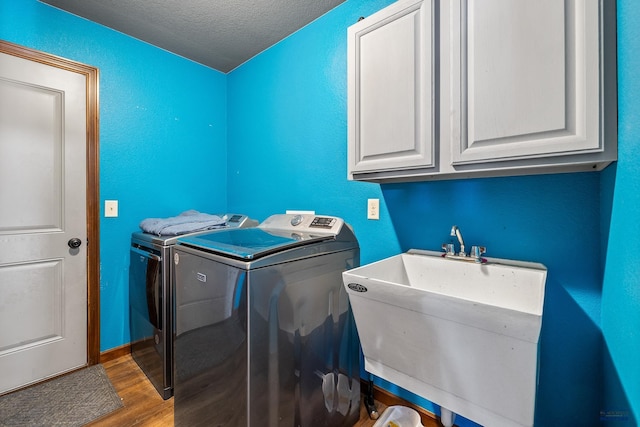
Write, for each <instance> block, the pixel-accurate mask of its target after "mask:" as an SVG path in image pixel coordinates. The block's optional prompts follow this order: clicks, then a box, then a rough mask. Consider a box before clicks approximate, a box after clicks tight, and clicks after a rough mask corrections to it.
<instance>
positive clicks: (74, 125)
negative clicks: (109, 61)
mask: <svg viewBox="0 0 640 427" xmlns="http://www.w3.org/2000/svg"><path fill="white" fill-rule="evenodd" d="M86 85H87V83H86V79H85V76H83V75H81V74H78V73H74V72H71V71H66V70H63V69H61V68H56V67H52V66H48V65H45V64H42V63H39V62H34V61H29V60H26V59H22V58H19V57H16V56H12V55H7V54H4V53H0V372H1V373H2V375H0V393H3V392H7V391H10V390H14V389H16V388H20V387H22V386H24V385H28V384H31V383H34V382H38V381H40V380H42V379H45V378H48V377H51V376H55V375H57V374H60V373H63V372H66V371H69V370H72V369H74V368H78V367H81V366H84V365H86V364H87V251H86V241H87V223H86V221H87V219H86V218H87V216H86V209H87V208H86V167H87V166H86V141H87V120H86V114H87V112H86V106H87V101H86V90H87V89H86ZM73 239H79V240H76V241H75V243H80V246H79V247H77V248H73V247H71V246H74V240H73Z"/></svg>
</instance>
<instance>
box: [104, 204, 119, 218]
mask: <svg viewBox="0 0 640 427" xmlns="http://www.w3.org/2000/svg"><path fill="white" fill-rule="evenodd" d="M104 216H105V218H115V217H117V216H118V201H117V200H105V201H104Z"/></svg>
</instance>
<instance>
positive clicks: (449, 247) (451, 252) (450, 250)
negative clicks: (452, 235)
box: [442, 243, 456, 255]
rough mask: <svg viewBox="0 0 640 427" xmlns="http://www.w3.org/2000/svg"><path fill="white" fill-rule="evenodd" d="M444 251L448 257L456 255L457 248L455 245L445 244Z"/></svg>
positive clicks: (443, 245)
mask: <svg viewBox="0 0 640 427" xmlns="http://www.w3.org/2000/svg"><path fill="white" fill-rule="evenodd" d="M442 249H443V250H444V252H445V254H447V255H455V253H456V248H455V246H454V244H453V243H443V244H442Z"/></svg>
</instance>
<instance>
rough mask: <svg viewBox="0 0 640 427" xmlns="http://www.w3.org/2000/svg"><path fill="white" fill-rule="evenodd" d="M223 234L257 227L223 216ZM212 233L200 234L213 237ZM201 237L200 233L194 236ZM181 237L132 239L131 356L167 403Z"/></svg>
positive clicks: (241, 218) (236, 217)
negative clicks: (175, 249) (175, 255)
mask: <svg viewBox="0 0 640 427" xmlns="http://www.w3.org/2000/svg"><path fill="white" fill-rule="evenodd" d="M222 219H223V220H224V224H223V225H221V228H220V229H222V230H226V229H232V228H233V229H235V228H246V227H254V226H256V225H258V222H257V221H255V220H252V219H250V218H249V217H247V216H246V215H238V214H227V215H224V216H222ZM211 232H212V231H211V230H208V231H201V232H200V233H211ZM192 234H198V233H192ZM179 237H181V236H158V235H154V234H149V233H144V232H135V233H133V234H132V235H131V249H130V264H129V332H130V336H131V354H132V356H133V359H134V360H135V361H136V363H137V364H138V365H139V366H140V368H141V369H142V371H143V372H144V373H145V374H146V375H147V377H148V378H149V380H150V381H151V383H152V384H153V385H154V387H155V388H156V390H157V391H158V393H160V396H162V398H163V399H168V398H170V397H171V396H172V395H173V340H172V337H171V331H172V328H173V295H172V294H171V290H172V288H173V287H172V284H171V280H172V277H173V273H172V267H173V263H172V262H171V261H170V257H171V247H172V246H173V245H175V244H176V242H177V240H178V238H179Z"/></svg>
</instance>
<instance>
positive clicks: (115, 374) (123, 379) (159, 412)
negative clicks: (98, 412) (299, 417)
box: [87, 354, 440, 427]
mask: <svg viewBox="0 0 640 427" xmlns="http://www.w3.org/2000/svg"><path fill="white" fill-rule="evenodd" d="M103 365H104V368H105V370H106V371H107V375H108V376H109V379H110V380H111V382H112V384H113V386H114V387H115V389H116V392H118V395H119V396H120V398H121V399H122V403H123V405H124V407H123V408H121V409H118V410H116V411H114V412H112V413H111V414H109V415H107V416H106V417H103V418H101V419H100V420H98V421H94V422H93V423H90V424H87V426H90V427H111V426H118V427H129V426H141V427H142V426H144V427H169V426H173V398H171V399H169V400H163V399H162V398H161V397H160V395H159V394H158V393H157V392H156V390H155V389H154V388H153V385H152V384H151V383H150V382H149V380H148V379H147V377H146V376H145V375H144V373H143V372H142V370H140V368H139V367H138V365H137V364H136V362H135V361H134V360H133V358H132V357H131V355H129V354H126V355H124V356H120V357H118V358H116V359H113V360H109V361H107V362H104V363H103ZM387 399H388V397H387ZM376 404H377V408H378V411H379V413H380V414H382V412H383V410H384V409H385V408H386V406H385V405H384V404H383V403H380V402H376ZM389 404H393V402H389ZM374 424H375V421H373V420H370V419H369V417H368V416H367V413H366V410H365V408H364V405H363V406H362V407H361V410H360V421H358V422H357V423H356V424H355V425H354V427H373V425H374ZM422 424H423V425H424V426H425V427H439V426H440V424H439V423H438V422H437V421H436V420H435V419H433V418H431V417H429V416H428V415H425V414H422Z"/></svg>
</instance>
